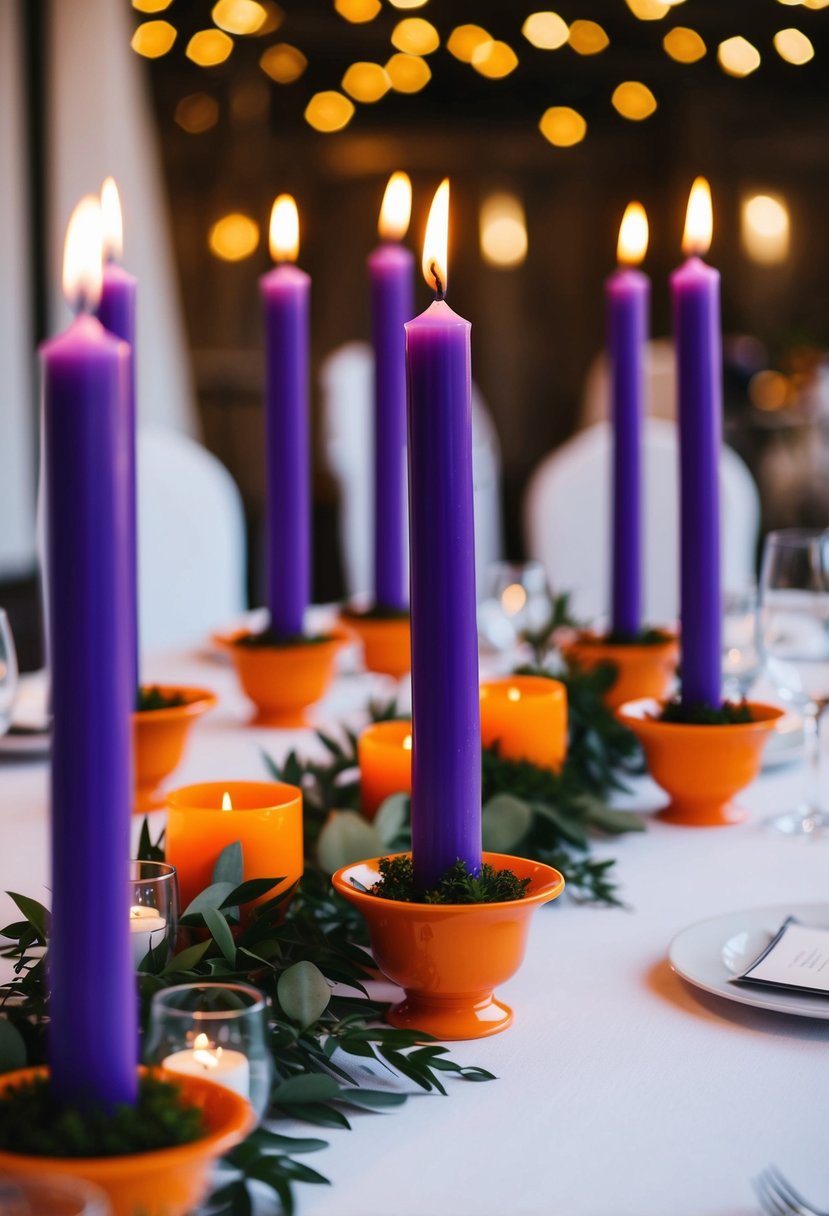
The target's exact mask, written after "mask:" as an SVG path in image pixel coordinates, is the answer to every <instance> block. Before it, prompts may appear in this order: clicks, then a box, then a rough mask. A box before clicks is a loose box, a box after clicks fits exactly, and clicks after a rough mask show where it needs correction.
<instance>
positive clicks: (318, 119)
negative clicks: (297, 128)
mask: <svg viewBox="0 0 829 1216" xmlns="http://www.w3.org/2000/svg"><path fill="white" fill-rule="evenodd" d="M353 114H354V103H353V102H352V101H349V100H348V98H347V97H343V95H342V93H338V92H337V91H336V89H327V90H325V91H324V92H322V93H315V94H314V96H313V97H312V98H311V100H310V101H309V102H308V105H307V106H306V107H305V121H306V122H307V123H308V125H309V126H311V127H313V128H314V130H315V131H325V132H331V131H342V129H343V127H346V126H348V124H349V122H350V121H351V118H352V116H353Z"/></svg>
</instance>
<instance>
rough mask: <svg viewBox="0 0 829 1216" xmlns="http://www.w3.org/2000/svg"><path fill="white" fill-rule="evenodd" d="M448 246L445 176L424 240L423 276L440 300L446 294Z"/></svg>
mask: <svg viewBox="0 0 829 1216" xmlns="http://www.w3.org/2000/svg"><path fill="white" fill-rule="evenodd" d="M448 246H449V178H448V177H445V178H444V179H443V181H442V182H441V183H440V185H439V186H438V188H437V190H436V191H435V197H434V198H433V199H432V206H431V209H430V211H429V219H428V222H427V224H426V236H425V237H424V240H423V262H422V268H423V277H424V279H425V280H426V282H427V283H428V284H429V286H430V287H432V288H434V290H435V293H436V295H437V298H438V299H439V300H442V299H443V297H444V296H445V295H446V278H447V263H448Z"/></svg>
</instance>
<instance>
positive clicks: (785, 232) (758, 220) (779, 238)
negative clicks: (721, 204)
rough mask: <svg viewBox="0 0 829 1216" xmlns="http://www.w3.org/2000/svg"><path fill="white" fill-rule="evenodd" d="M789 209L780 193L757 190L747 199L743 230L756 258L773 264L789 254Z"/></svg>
mask: <svg viewBox="0 0 829 1216" xmlns="http://www.w3.org/2000/svg"><path fill="white" fill-rule="evenodd" d="M789 230H790V224H789V209H788V207H787V206H786V204H785V202H784V201H783V199H782V198H780V197H779V196H778V195H773V194H755V195H753V196H752V197H751V198H747V199H744V200H743V204H742V207H741V209H740V234H741V236H742V241H743V248H744V249H745V251H746V253H747V254H748V256H749V257H750V258H751V260H752V262H758V263H759V264H760V265H761V266H773V265H776V264H777V263H779V262H784V261H785V260H786V258H787V257H788V255H789Z"/></svg>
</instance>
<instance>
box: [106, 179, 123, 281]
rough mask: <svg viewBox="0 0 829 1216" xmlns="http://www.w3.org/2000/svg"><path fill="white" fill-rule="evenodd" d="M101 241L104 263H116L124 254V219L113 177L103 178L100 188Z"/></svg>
mask: <svg viewBox="0 0 829 1216" xmlns="http://www.w3.org/2000/svg"><path fill="white" fill-rule="evenodd" d="M101 239H102V243H103V251H104V261H105V262H117V261H118V259H119V258H120V257H121V254H122V253H123V252H124V217H123V213H122V211H121V196H120V194H119V193H118V187H117V186H116V184H115V178H114V177H106V178H104V183H103V185H102V186H101Z"/></svg>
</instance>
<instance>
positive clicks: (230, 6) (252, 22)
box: [211, 0, 268, 34]
mask: <svg viewBox="0 0 829 1216" xmlns="http://www.w3.org/2000/svg"><path fill="white" fill-rule="evenodd" d="M211 16H212V18H213V22H214V24H215V25H218V27H219V29H222V30H225V31H226V32H227V33H228V34H255V33H257V32H258V31H259V30H260V29H261V28H262V26H263V25H264V24H265V21H266V19H267V16H268V14H267V12H266V11H265V9H264V8H263V7H262V5H261V4H258V3H257V0H218V3H216V4H214V5H213V12H212V13H211Z"/></svg>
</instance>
